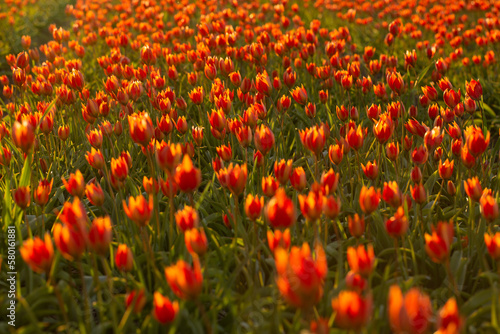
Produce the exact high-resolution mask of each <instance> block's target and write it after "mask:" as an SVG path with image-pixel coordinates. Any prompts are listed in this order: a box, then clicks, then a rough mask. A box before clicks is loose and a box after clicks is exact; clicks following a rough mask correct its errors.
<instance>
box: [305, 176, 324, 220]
mask: <svg viewBox="0 0 500 334" xmlns="http://www.w3.org/2000/svg"><path fill="white" fill-rule="evenodd" d="M299 203H300V210H301V211H302V214H303V215H304V217H306V219H307V220H309V221H315V220H317V219H319V217H321V213H322V211H323V191H322V189H321V186H320V185H319V184H318V183H314V184H313V185H312V186H311V191H310V192H309V194H307V195H302V194H299Z"/></svg>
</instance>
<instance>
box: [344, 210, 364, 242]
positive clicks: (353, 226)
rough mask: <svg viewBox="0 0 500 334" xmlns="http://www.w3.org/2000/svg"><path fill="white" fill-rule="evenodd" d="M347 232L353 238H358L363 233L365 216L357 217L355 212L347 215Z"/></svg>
mask: <svg viewBox="0 0 500 334" xmlns="http://www.w3.org/2000/svg"><path fill="white" fill-rule="evenodd" d="M347 223H348V227H349V232H350V233H351V235H352V236H353V237H355V238H360V237H361V236H362V235H363V234H364V233H365V218H364V217H361V218H360V217H359V215H358V214H357V213H356V214H354V217H352V216H347Z"/></svg>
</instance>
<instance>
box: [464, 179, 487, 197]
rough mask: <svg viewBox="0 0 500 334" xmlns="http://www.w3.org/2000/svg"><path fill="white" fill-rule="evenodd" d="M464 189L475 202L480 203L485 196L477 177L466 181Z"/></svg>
mask: <svg viewBox="0 0 500 334" xmlns="http://www.w3.org/2000/svg"><path fill="white" fill-rule="evenodd" d="M464 189H465V192H466V193H467V196H469V197H470V198H471V199H472V200H473V201H476V202H478V201H479V199H480V198H481V196H482V194H483V188H482V187H481V183H480V182H479V179H478V178H477V177H473V178H472V179H467V180H466V181H464Z"/></svg>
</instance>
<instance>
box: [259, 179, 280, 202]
mask: <svg viewBox="0 0 500 334" xmlns="http://www.w3.org/2000/svg"><path fill="white" fill-rule="evenodd" d="M279 186H280V184H279V183H278V181H277V180H276V179H275V178H274V177H272V176H271V175H269V176H268V177H262V192H263V193H264V195H266V196H267V197H273V196H274V194H275V193H276V190H278V188H279Z"/></svg>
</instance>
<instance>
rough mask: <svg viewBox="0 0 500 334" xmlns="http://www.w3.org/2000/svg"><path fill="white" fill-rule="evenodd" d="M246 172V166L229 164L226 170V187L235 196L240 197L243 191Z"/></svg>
mask: <svg viewBox="0 0 500 334" xmlns="http://www.w3.org/2000/svg"><path fill="white" fill-rule="evenodd" d="M247 176H248V170H247V165H246V164H244V165H243V166H240V165H238V164H235V165H233V164H230V165H229V167H227V168H226V175H225V177H226V180H225V184H226V187H227V188H228V189H229V191H231V192H232V193H233V194H235V195H236V196H238V195H240V194H241V193H242V192H243V190H244V189H245V185H246V182H247Z"/></svg>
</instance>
